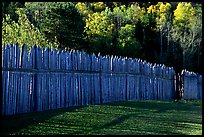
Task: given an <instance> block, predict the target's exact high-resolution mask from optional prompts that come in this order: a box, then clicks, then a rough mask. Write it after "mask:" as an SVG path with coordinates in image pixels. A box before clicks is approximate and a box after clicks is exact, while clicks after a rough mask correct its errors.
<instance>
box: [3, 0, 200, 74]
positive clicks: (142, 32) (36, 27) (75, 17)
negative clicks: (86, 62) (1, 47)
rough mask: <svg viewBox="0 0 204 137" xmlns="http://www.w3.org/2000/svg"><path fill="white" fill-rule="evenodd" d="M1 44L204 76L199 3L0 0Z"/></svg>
mask: <svg viewBox="0 0 204 137" xmlns="http://www.w3.org/2000/svg"><path fill="white" fill-rule="evenodd" d="M2 42H3V44H12V43H16V42H18V43H19V44H20V45H23V43H26V44H27V45H28V46H32V45H34V44H36V45H37V46H41V47H50V48H51V47H52V48H56V49H57V50H62V49H63V50H71V49H75V50H83V51H85V52H88V53H100V54H101V55H107V54H108V55H117V56H125V57H131V58H140V59H143V60H147V61H149V62H152V63H161V64H165V65H167V66H173V67H174V69H175V71H176V72H180V71H181V70H182V69H183V68H185V69H188V70H191V71H195V72H199V73H202V68H201V67H202V4H201V3H196V2H2ZM28 48H29V47H28Z"/></svg>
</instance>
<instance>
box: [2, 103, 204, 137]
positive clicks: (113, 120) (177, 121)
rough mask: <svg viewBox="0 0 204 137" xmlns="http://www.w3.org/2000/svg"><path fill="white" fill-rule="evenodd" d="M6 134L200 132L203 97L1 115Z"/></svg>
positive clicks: (184, 133) (164, 133)
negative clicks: (199, 99) (185, 100)
mask: <svg viewBox="0 0 204 137" xmlns="http://www.w3.org/2000/svg"><path fill="white" fill-rule="evenodd" d="M2 128H3V129H2V134H4V135H5V134H7V135H8V134H9V135H59V134H74V135H76V134H82V135H89V134H91V135H101V134H106V135H112V134H114V135H123V134H125V135H129V134H134V135H176V134H177V135H192V134H194V135H201V134H202V101H187V102H184V103H177V102H174V101H122V102H112V103H106V104H102V105H90V106H83V107H71V108H64V109H58V110H50V111H46V112H36V113H29V114H21V115H16V116H10V117H4V118H3V120H2Z"/></svg>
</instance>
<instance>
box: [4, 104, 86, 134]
mask: <svg viewBox="0 0 204 137" xmlns="http://www.w3.org/2000/svg"><path fill="white" fill-rule="evenodd" d="M82 107H85V106H74V107H69V108H61V109H54V110H46V111H41V112H30V113H22V114H16V115H11V116H3V117H2V118H1V135H6V134H8V133H12V132H16V131H18V130H20V129H22V128H26V127H27V126H29V125H32V124H36V123H39V122H44V121H45V120H47V119H50V118H51V117H53V116H56V115H60V114H63V113H65V112H72V111H74V110H75V109H78V108H82Z"/></svg>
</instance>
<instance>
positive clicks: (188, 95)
mask: <svg viewBox="0 0 204 137" xmlns="http://www.w3.org/2000/svg"><path fill="white" fill-rule="evenodd" d="M182 75H183V81H184V95H183V99H202V75H199V74H196V73H194V72H189V71H186V70H183V71H182Z"/></svg>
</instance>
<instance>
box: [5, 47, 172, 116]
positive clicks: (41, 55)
mask: <svg viewBox="0 0 204 137" xmlns="http://www.w3.org/2000/svg"><path fill="white" fill-rule="evenodd" d="M174 74H175V72H174V70H173V68H170V67H165V66H164V65H158V64H154V65H153V64H150V63H148V62H145V61H142V60H140V59H132V58H124V57H116V56H100V55H95V54H86V53H84V52H79V51H74V50H72V51H56V50H55V49H49V48H45V49H41V48H39V47H35V46H33V47H32V48H31V49H30V52H28V51H27V47H26V45H24V46H23V47H22V48H20V47H19V46H18V45H10V46H9V45H5V46H4V47H3V49H2V114H3V115H13V114H18V113H25V112H33V111H43V110H50V109H57V108H63V107H71V106H81V105H89V104H101V103H106V102H112V101H124V100H169V99H174V98H175V86H174V82H175V81H174Z"/></svg>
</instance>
